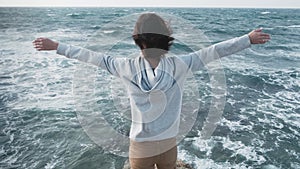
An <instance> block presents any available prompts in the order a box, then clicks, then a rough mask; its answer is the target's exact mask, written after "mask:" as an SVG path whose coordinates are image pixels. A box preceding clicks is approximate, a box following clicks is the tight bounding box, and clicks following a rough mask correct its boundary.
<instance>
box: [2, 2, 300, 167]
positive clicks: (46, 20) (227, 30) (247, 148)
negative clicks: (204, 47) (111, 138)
mask: <svg viewBox="0 0 300 169" xmlns="http://www.w3.org/2000/svg"><path fill="white" fill-rule="evenodd" d="M145 11H156V12H162V13H166V14H169V15H174V16H176V17H180V18H183V19H184V20H187V21H189V22H190V23H191V24H193V25H195V27H196V29H200V30H202V31H203V32H204V34H205V36H206V37H208V39H209V40H210V42H211V43H216V42H220V41H223V40H226V39H229V38H232V37H236V36H240V35H243V34H245V33H248V32H249V31H250V30H252V29H254V28H259V27H263V28H264V31H265V32H267V33H269V34H271V35H272V40H271V41H270V42H269V43H267V44H265V45H260V46H252V48H251V49H247V50H244V51H242V52H239V53H237V54H234V55H232V56H229V57H227V58H223V59H222V65H223V66H224V71H225V75H226V84H227V96H226V104H225V108H224V112H223V116H222V118H221V120H220V122H219V124H218V127H217V128H216V130H215V132H214V133H213V135H212V136H211V138H210V139H207V140H203V139H200V137H199V131H200V130H201V123H196V124H195V125H194V127H193V129H192V131H191V132H190V133H189V134H188V136H187V137H186V139H184V140H183V141H182V142H181V143H180V144H179V155H178V156H179V158H180V159H182V160H184V161H186V162H187V163H190V164H191V165H192V166H193V167H194V168H205V169H206V168H217V169H219V168H265V169H277V168H282V169H288V168H295V169H296V168H300V94H299V91H300V45H299V44H300V43H299V42H300V10H299V9H219V8H214V9H205V8H204V9H193V8H185V9H181V8H170V9H168V8H148V9H143V8H0V43H1V47H0V168H4V169H13V168H18V169H19V168H20V169H23V168H24V169H25V168H26V169H52V168H67V169H75V168H78V169H94V168H100V169H109V168H111V169H114V168H116V169H120V168H122V166H123V163H124V161H125V160H126V158H124V157H120V156H117V155H114V154H112V153H110V152H107V151H105V150H104V149H103V148H102V147H100V146H98V145H96V144H95V143H94V142H93V141H91V139H90V138H89V137H88V136H87V134H86V133H85V132H84V130H83V129H82V127H81V125H80V123H79V121H78V119H77V116H76V102H75V101H74V99H73V97H74V96H73V81H74V78H73V77H74V72H76V69H77V68H76V66H78V65H79V64H81V63H78V62H76V61H74V60H69V59H66V58H64V57H62V56H58V55H56V54H55V52H37V51H35V50H34V49H33V47H32V44H31V42H32V41H33V40H34V39H35V38H37V37H49V38H52V39H55V40H57V41H60V42H65V43H69V44H73V45H80V46H86V45H88V44H87V42H89V39H91V38H93V37H95V36H96V35H95V34H97V31H99V30H101V28H102V27H103V25H105V24H109V23H110V22H113V21H115V20H118V18H120V17H123V16H127V15H130V14H134V13H141V12H145ZM171 23H172V22H171ZM128 25H129V27H130V28H131V26H132V25H134V23H128ZM171 26H172V25H171ZM177 26H178V25H177ZM180 26H182V29H183V28H184V26H185V25H180ZM114 29H116V30H106V32H104V33H107V34H110V33H114V32H118V31H128V30H127V27H126V28H124V25H120V26H116V27H115V28H114ZM175 33H176V32H175ZM188 33H189V34H192V33H193V32H188ZM177 36H179V37H175V38H177V39H184V34H178V35H177ZM100 38H101V37H100ZM124 38H126V37H124ZM102 42H103V44H99V46H105V45H107V44H109V42H110V39H104V40H102ZM105 42H107V43H105ZM190 42H191V43H192V44H197V43H200V42H199V39H196V38H195V39H190ZM132 45H133V44H131V46H132ZM175 45H176V44H175ZM108 46H109V45H108ZM117 48H118V49H116V50H118V51H119V50H120V51H122V49H123V50H124V51H125V53H126V52H127V53H128V52H129V53H130V52H131V51H134V50H136V49H133V48H130V47H128V46H126V45H123V46H122V45H120V46H118V47H117ZM178 48H180V45H177V49H178ZM174 50H175V49H174ZM171 51H172V49H171ZM100 73H103V72H100ZM107 76H108V75H107V74H105V76H104V77H102V76H100V78H101V77H102V78H103V81H105V79H107V78H109V77H107ZM195 76H197V78H198V80H199V83H200V84H201V86H202V87H201V89H202V90H200V95H201V98H202V99H200V101H199V103H200V108H199V117H200V116H201V115H203V114H205V113H206V112H207V111H208V110H209V99H208V98H209V96H210V93H209V88H208V87H205V86H206V84H208V83H207V81H208V76H207V74H206V73H205V71H200V72H196V73H195ZM99 81H102V80H101V79H100V80H99ZM101 85H108V84H105V83H102V84H101ZM99 88H101V86H99ZM101 90H102V88H101ZM103 90H104V91H101V92H103V93H104V94H103V95H100V96H99V97H102V99H107V100H109V98H110V92H109V91H105V88H104V89H103ZM206 99H207V100H206ZM109 103H110V102H109V101H107V104H109ZM99 104H100V108H101V105H102V104H103V102H101V103H99ZM103 109H104V110H105V111H106V113H107V114H110V112H109V109H107V107H105V104H104V105H103ZM115 118H116V119H118V117H115ZM199 119H201V118H199ZM118 124H119V123H118V122H115V123H114V125H116V126H115V127H116V128H118V127H119V128H122V127H124V126H125V129H124V130H125V133H126V132H127V131H128V128H126V126H128V125H124V124H123V123H120V126H118ZM121 130H122V129H121Z"/></svg>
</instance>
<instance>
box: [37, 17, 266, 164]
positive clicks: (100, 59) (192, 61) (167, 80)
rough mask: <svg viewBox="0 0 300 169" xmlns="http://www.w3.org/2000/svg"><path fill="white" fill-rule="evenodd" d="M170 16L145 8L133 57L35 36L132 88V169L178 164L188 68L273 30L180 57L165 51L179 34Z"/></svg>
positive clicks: (40, 46) (42, 46) (40, 44)
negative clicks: (174, 31) (169, 22)
mask: <svg viewBox="0 0 300 169" xmlns="http://www.w3.org/2000/svg"><path fill="white" fill-rule="evenodd" d="M171 34H172V32H171V30H170V28H169V27H168V25H167V24H166V22H165V21H164V20H163V19H162V18H161V17H160V16H158V15H156V14H155V13H145V14H142V15H141V16H140V17H139V18H138V20H137V22H136V25H135V28H134V32H133V36H132V37H133V40H134V41H135V44H136V45H137V46H138V47H139V48H140V49H141V55H139V56H137V57H136V58H134V59H128V58H113V57H111V56H106V55H104V54H101V53H95V52H92V51H89V50H87V49H83V48H80V47H75V46H71V45H66V44H62V43H58V42H54V41H52V40H50V39H47V38H37V39H36V40H34V41H33V44H34V47H35V48H36V49H37V50H39V51H40V50H57V53H58V54H60V55H64V56H66V57H68V58H74V59H78V60H80V61H83V62H87V63H91V64H94V65H96V66H99V67H101V68H103V69H105V70H107V71H108V72H109V73H110V74H112V75H114V76H117V77H119V78H121V80H122V82H123V83H124V84H125V85H126V88H127V90H128V93H129V98H130V105H131V114H132V123H131V129H130V135H129V138H130V150H129V159H130V160H129V161H130V166H131V168H132V169H148V168H149V169H153V168H154V166H155V165H156V166H157V168H158V169H171V168H176V160H177V145H176V139H175V138H176V135H177V134H178V128H179V121H180V119H179V117H180V112H181V104H182V94H183V93H182V87H183V84H184V81H185V77H186V75H187V73H188V72H189V71H190V70H191V71H196V70H199V69H201V68H203V67H204V66H205V65H206V64H208V63H209V62H211V61H213V60H215V59H218V58H220V57H224V56H228V55H230V54H233V53H236V52H238V51H241V50H243V49H245V48H248V47H250V46H251V44H264V43H266V42H267V41H268V40H269V39H270V36H269V35H268V34H266V33H263V32H262V30H261V29H258V30H253V31H252V32H250V33H249V34H246V35H243V36H241V37H237V38H234V39H231V40H227V41H224V42H221V43H218V44H215V45H212V46H210V47H208V48H205V49H202V50H199V51H196V52H193V53H190V54H188V55H184V56H180V57H175V56H168V57H167V56H166V54H167V53H168V51H169V49H170V46H171V45H172V42H173V40H174V38H173V37H171Z"/></svg>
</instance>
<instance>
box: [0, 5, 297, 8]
mask: <svg viewBox="0 0 300 169" xmlns="http://www.w3.org/2000/svg"><path fill="white" fill-rule="evenodd" d="M9 7H16V8H232V9H234V8H236V9H238V8H240V9H241V8H244V9H300V7H254V6H253V7H249V6H232V7H231V6H159V7H157V6H155V7H154V6H91V5H87V6H82V5H78V6H76V5H75V6H72V5H70V6H67V5H54V6H49V5H39V6H38V5H37V6H35V5H28V6H27V5H22V6H21V5H7V6H1V5H0V8H9Z"/></svg>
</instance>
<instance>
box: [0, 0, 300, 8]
mask: <svg viewBox="0 0 300 169" xmlns="http://www.w3.org/2000/svg"><path fill="white" fill-rule="evenodd" d="M0 6H49V7H54V6H70V7H73V6H77V7H86V6H91V7H247V8H300V0H0Z"/></svg>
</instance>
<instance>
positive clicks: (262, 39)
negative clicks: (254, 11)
mask: <svg viewBox="0 0 300 169" xmlns="http://www.w3.org/2000/svg"><path fill="white" fill-rule="evenodd" d="M249 37H250V41H251V44H264V43H266V42H268V41H269V40H270V39H271V37H270V35H269V34H267V33H264V32H262V28H259V29H256V30H253V31H252V32H250V33H249Z"/></svg>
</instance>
